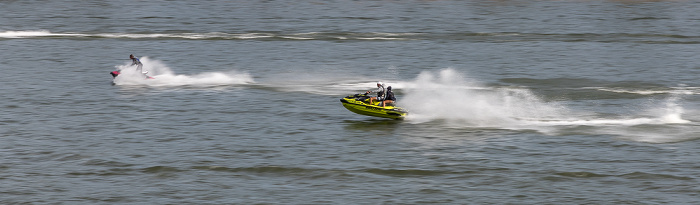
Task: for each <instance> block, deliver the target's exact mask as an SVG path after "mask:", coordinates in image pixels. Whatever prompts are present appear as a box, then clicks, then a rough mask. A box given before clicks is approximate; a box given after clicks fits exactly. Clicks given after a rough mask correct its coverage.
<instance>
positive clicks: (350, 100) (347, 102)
mask: <svg viewBox="0 0 700 205" xmlns="http://www.w3.org/2000/svg"><path fill="white" fill-rule="evenodd" d="M366 98H368V97H366V95H362V94H357V95H351V96H347V97H345V98H342V99H340V102H341V103H342V104H343V107H345V108H346V109H348V110H350V111H351V112H354V113H357V114H360V115H368V116H374V117H382V118H391V119H403V118H404V117H406V115H408V112H407V111H406V110H405V109H403V108H400V107H395V106H390V105H387V106H386V107H382V106H380V105H379V102H375V103H373V104H372V105H370V104H369V103H368V102H367V101H368V100H366Z"/></svg>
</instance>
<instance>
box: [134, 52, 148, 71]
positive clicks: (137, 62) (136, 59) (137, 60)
mask: <svg viewBox="0 0 700 205" xmlns="http://www.w3.org/2000/svg"><path fill="white" fill-rule="evenodd" d="M129 59H131V65H132V66H133V65H137V66H136V69H138V70H139V72H142V73H143V64H142V63H141V61H140V60H139V59H138V58H136V57H134V54H131V55H129ZM146 73H148V71H146Z"/></svg>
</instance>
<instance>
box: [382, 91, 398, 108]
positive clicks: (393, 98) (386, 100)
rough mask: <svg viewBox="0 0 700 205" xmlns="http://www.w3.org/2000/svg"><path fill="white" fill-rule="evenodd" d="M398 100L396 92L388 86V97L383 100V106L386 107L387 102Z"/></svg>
mask: <svg viewBox="0 0 700 205" xmlns="http://www.w3.org/2000/svg"><path fill="white" fill-rule="evenodd" d="M394 102H396V97H394V92H391V86H389V87H387V88H386V97H385V98H384V101H382V107H386V104H392V103H394Z"/></svg>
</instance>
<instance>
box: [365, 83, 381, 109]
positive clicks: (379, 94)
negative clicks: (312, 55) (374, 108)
mask: <svg viewBox="0 0 700 205" xmlns="http://www.w3.org/2000/svg"><path fill="white" fill-rule="evenodd" d="M371 92H372V91H367V94H369V93H371ZM375 92H376V93H377V97H371V98H369V104H370V105H372V104H373V102H372V101H374V100H377V101H379V102H381V101H383V100H384V96H385V94H386V89H384V83H382V82H381V81H377V90H376V91H375Z"/></svg>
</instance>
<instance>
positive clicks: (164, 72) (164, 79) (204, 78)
mask: <svg viewBox="0 0 700 205" xmlns="http://www.w3.org/2000/svg"><path fill="white" fill-rule="evenodd" d="M140 60H141V62H142V63H143V71H148V73H147V74H146V75H148V76H152V77H154V79H146V76H145V75H144V74H142V73H140V72H139V71H138V70H137V69H136V67H135V66H131V65H130V64H129V65H120V66H116V68H117V69H119V70H121V74H120V75H119V76H118V77H117V78H115V79H114V83H115V84H116V85H146V86H218V85H242V84H250V83H254V82H255V81H253V78H252V77H251V76H250V75H249V74H247V73H240V72H236V71H228V72H206V73H200V74H196V75H176V74H175V73H174V72H173V71H172V70H171V69H170V68H169V67H168V66H166V65H165V64H163V63H162V62H161V61H159V60H152V59H150V58H148V57H143V58H141V59H140Z"/></svg>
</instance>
